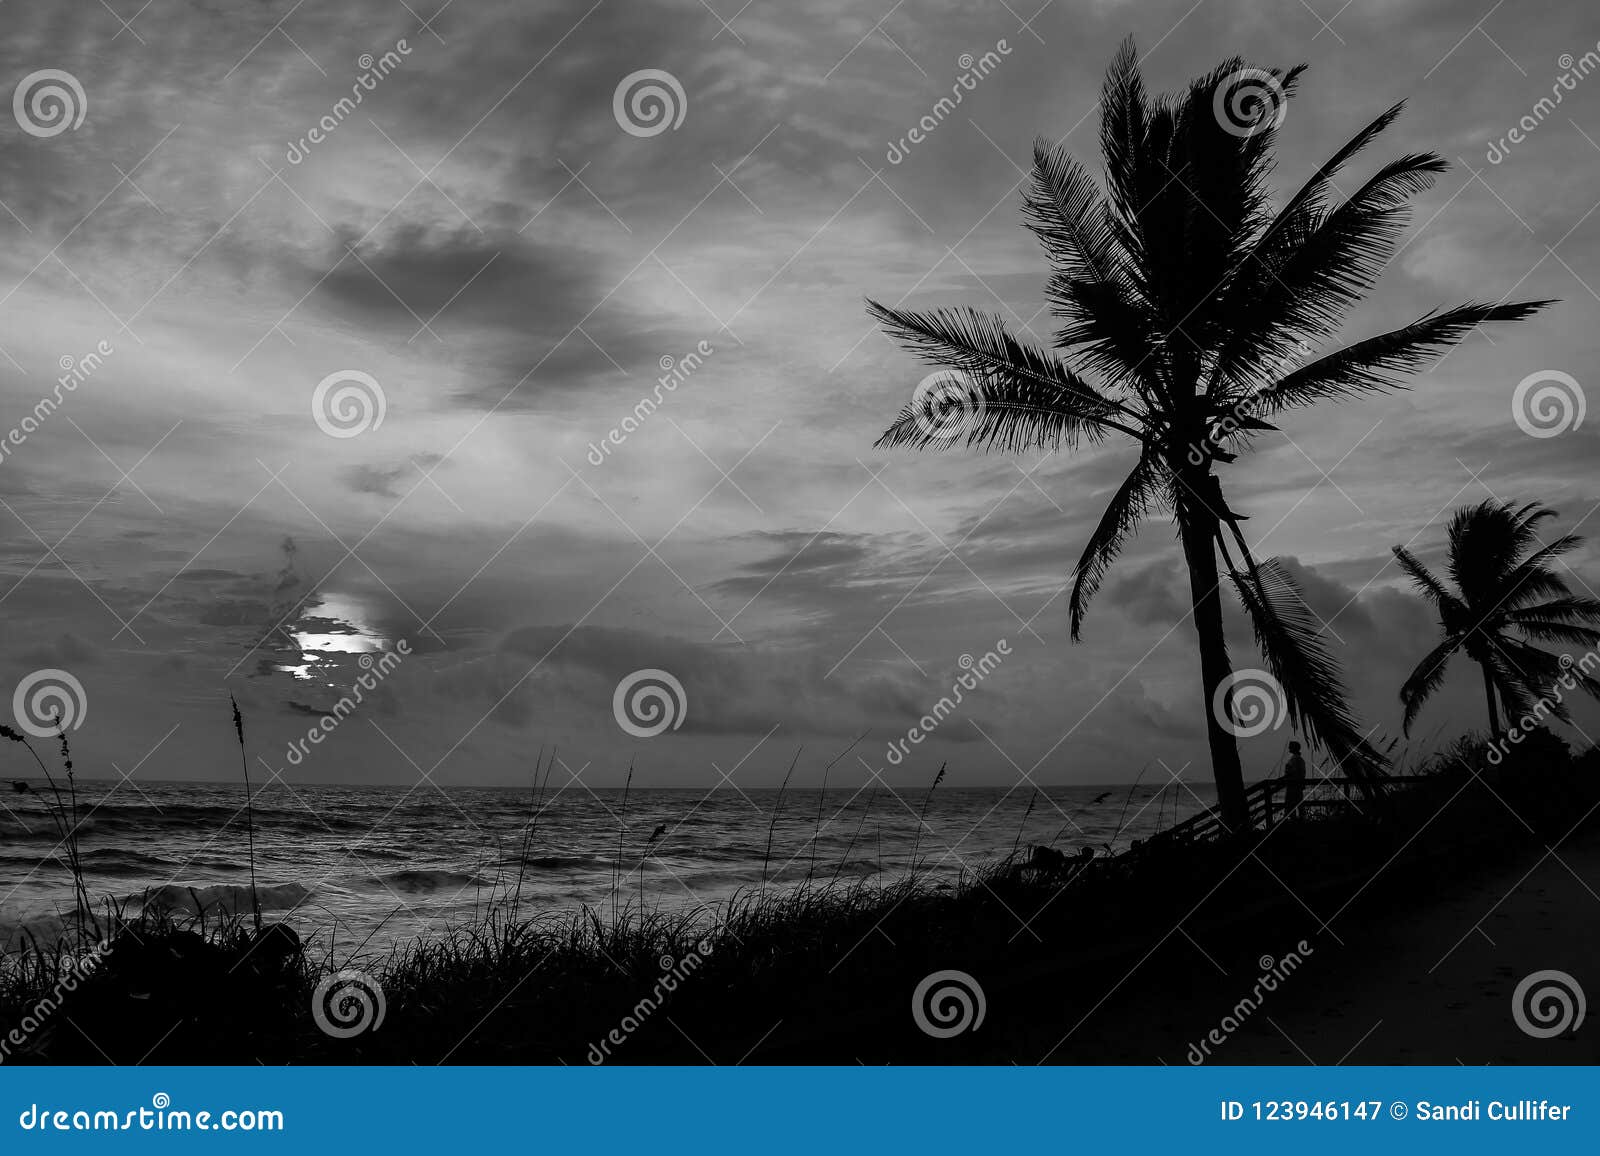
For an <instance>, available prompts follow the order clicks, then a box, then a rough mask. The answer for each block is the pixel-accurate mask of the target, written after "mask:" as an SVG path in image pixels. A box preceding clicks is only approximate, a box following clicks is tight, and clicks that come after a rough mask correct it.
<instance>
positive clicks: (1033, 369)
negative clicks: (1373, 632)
mask: <svg viewBox="0 0 1600 1156" xmlns="http://www.w3.org/2000/svg"><path fill="white" fill-rule="evenodd" d="M1303 70H1304V66H1299V67H1295V68H1291V69H1289V70H1287V71H1284V70H1280V69H1274V70H1271V71H1270V72H1269V71H1266V70H1261V69H1252V68H1249V67H1247V66H1246V64H1245V62H1244V61H1243V60H1242V59H1239V58H1237V57H1236V58H1234V59H1231V60H1227V61H1224V62H1223V63H1222V64H1221V65H1219V66H1218V67H1217V68H1215V69H1214V70H1212V71H1211V72H1210V73H1208V74H1206V75H1205V76H1203V77H1201V78H1199V79H1198V80H1196V81H1194V82H1193V83H1192V84H1191V85H1190V86H1189V88H1188V89H1187V90H1186V91H1185V92H1184V93H1182V94H1181V95H1178V96H1172V97H1168V96H1150V95H1148V94H1147V93H1146V91H1145V88H1144V82H1143V80H1142V79H1141V77H1140V74H1139V68H1138V58H1137V54H1136V51H1135V49H1134V47H1133V44H1132V41H1131V40H1130V41H1127V42H1125V43H1124V45H1123V47H1122V49H1121V50H1120V51H1119V52H1118V54H1117V56H1116V58H1115V59H1114V60H1113V62H1112V64H1111V68H1110V71H1109V72H1108V74H1107V76H1106V80H1105V87H1104V91H1103V94H1102V97H1101V109H1102V117H1101V125H1100V147H1101V151H1102V153H1103V155H1104V162H1105V191H1104V192H1102V191H1101V189H1100V187H1099V186H1098V185H1097V184H1096V182H1095V180H1094V178H1093V177H1092V176H1091V175H1090V174H1089V172H1088V171H1087V169H1086V168H1085V167H1084V166H1083V165H1082V164H1081V163H1079V162H1078V161H1077V160H1075V159H1074V158H1073V157H1072V156H1071V155H1069V154H1068V153H1067V151H1066V150H1065V149H1064V148H1062V147H1061V146H1059V145H1051V144H1048V143H1046V142H1045V141H1043V140H1040V141H1039V142H1037V143H1036V144H1035V146H1034V158H1033V169H1032V172H1031V175H1030V181H1029V185H1028V188H1027V191H1026V193H1025V195H1024V199H1023V213H1024V218H1025V223H1026V224H1027V227H1028V228H1029V229H1030V230H1031V231H1032V232H1033V233H1034V234H1036V235H1037V237H1038V238H1039V241H1040V242H1041V244H1042V245H1043V246H1044V251H1045V256H1046V259H1047V261H1048V262H1049V265H1050V276H1049V280H1048V282H1047V283H1046V287H1045V294H1046V297H1047V299H1048V302H1049V304H1050V307H1051V309H1052V311H1053V312H1054V315H1055V316H1056V318H1057V319H1059V321H1060V322H1061V327H1060V328H1059V329H1057V330H1056V331H1055V334H1054V340H1053V343H1052V346H1051V347H1043V346H1040V345H1037V344H1032V343H1030V342H1028V341H1025V340H1023V339H1022V338H1020V337H1018V336H1016V335H1014V334H1012V333H1011V332H1009V331H1008V330H1007V328H1006V326H1005V323H1004V322H1003V321H1002V320H1001V319H999V318H997V317H994V316H990V315H986V314H983V313H979V312H977V311H976V310H973V309H970V308H945V309H932V310H926V311H920V310H912V309H902V308H898V307H892V306H887V305H882V304H880V303H878V302H877V301H874V300H871V299H870V298H869V300H868V303H867V308H868V312H869V313H870V314H871V315H872V316H874V317H875V318H877V319H878V320H879V321H880V322H881V323H882V324H883V326H884V328H885V330H886V331H887V332H888V333H889V334H890V336H892V337H893V338H895V339H896V340H898V341H899V342H900V343H901V344H902V345H903V346H905V347H906V348H907V349H909V350H911V351H912V352H914V353H916V354H917V355H919V356H920V357H922V358H923V359H924V360H926V361H928V362H930V363H932V364H934V365H936V366H939V367H940V368H941V369H943V370H945V371H949V376H948V377H947V378H946V379H944V380H943V381H938V382H935V377H936V376H937V375H935V376H934V377H930V378H928V379H925V382H924V386H925V387H926V388H919V390H918V395H917V396H916V397H915V398H914V399H913V401H912V403H911V404H910V405H908V406H907V407H906V408H905V409H904V410H903V411H902V412H901V414H900V415H899V417H898V418H897V419H896V420H895V422H894V424H893V425H891V426H890V427H889V429H888V431H887V432H886V433H884V434H883V436H882V437H881V438H880V439H879V441H878V443H877V444H878V445H879V446H881V447H893V446H911V447H915V448H948V447H950V446H953V445H957V444H963V443H964V444H965V445H967V446H970V447H982V448H985V449H991V450H1000V451H1011V452H1016V451H1021V450H1027V449H1039V448H1047V449H1057V448H1060V447H1062V446H1066V447H1068V448H1076V447H1078V446H1080V445H1082V444H1085V443H1090V444H1092V443H1097V442H1099V441H1101V440H1102V439H1105V438H1108V437H1110V436H1112V435H1122V436H1124V437H1127V438H1130V439H1132V440H1133V441H1134V442H1135V443H1137V445H1138V447H1139V456H1138V460H1137V462H1136V463H1135V464H1134V466H1133V469H1132V471H1131V472H1130V473H1129V474H1128V475H1127V477H1126V478H1125V479H1124V480H1123V482H1122V483H1121V485H1120V486H1118V488H1117V490H1116V492H1115V494H1114V495H1113V497H1112V499H1111V502H1110V504H1109V505H1108V506H1107V507H1106V509H1105V512H1104V513H1103V514H1102V515H1101V517H1100V521H1099V524H1098V525H1097V526H1096V527H1095V530H1094V531H1093V533H1092V534H1091V535H1090V538H1089V542H1088V544H1087V546H1086V547H1085V548H1084V551H1083V554H1082V557H1081V558H1080V559H1079V561H1078V563H1077V566H1076V567H1075V568H1074V571H1073V583H1072V594H1071V599H1070V603H1069V610H1070V615H1071V623H1072V635H1073V638H1074V640H1077V639H1078V638H1079V636H1080V631H1081V628H1082V624H1083V617H1084V612H1085V610H1086V608H1087V606H1088V603H1089V600H1090V598H1091V597H1092V596H1093V595H1094V593H1095V591H1096V589H1097V588H1098V587H1099V586H1100V583H1101V581H1102V579H1103V578H1104V577H1105V575H1106V572H1107V570H1108V569H1109V568H1110V566H1111V564H1112V562H1113V561H1114V560H1115V559H1116V557H1117V554H1118V553H1119V551H1120V549H1121V547H1122V545H1123V544H1124V542H1126V541H1127V540H1128V538H1129V536H1130V535H1132V534H1133V533H1134V531H1135V530H1136V529H1137V528H1138V526H1139V525H1140V523H1141V522H1143V521H1144V520H1145V519H1146V518H1147V517H1148V516H1149V515H1150V514H1152V513H1153V512H1155V511H1156V510H1158V509H1159V508H1163V507H1164V508H1166V509H1167V510H1169V511H1170V512H1171V514H1172V517H1173V520H1174V521H1175V523H1176V525H1177V530H1178V537H1179V539H1180V541H1181V543H1182V547H1183V555H1184V559H1185V561H1186V563H1187V566H1188V570H1189V585H1190V594H1191V601H1192V605H1193V616H1194V625H1195V632H1196V635H1197V637H1198V641H1199V649H1200V669H1201V681H1202V686H1203V690H1204V695H1205V702H1206V703H1207V705H1208V710H1207V719H1206V725H1207V739H1208V742H1209V746H1210V754H1211V764H1212V774H1213V777H1214V779H1215V781H1216V786H1217V795H1218V799H1219V803H1220V806H1221V810H1222V814H1223V817H1224V820H1225V821H1226V822H1228V824H1229V825H1230V826H1233V827H1235V828H1238V827H1241V826H1243V825H1244V824H1245V823H1246V803H1245V798H1244V778H1243V772H1242V770H1241V767H1240V761H1239V752H1238V746H1237V743H1236V742H1235V734H1234V730H1235V729H1236V728H1234V727H1233V726H1231V725H1230V723H1231V721H1232V720H1233V719H1235V718H1236V716H1235V715H1234V713H1233V696H1232V675H1233V668H1232V666H1231V664H1230V661H1229V657H1228V650H1227V644H1226V641H1225V638H1224V633H1223V613H1222V599H1221V594H1220V587H1221V580H1222V576H1221V575H1220V574H1219V566H1218V557H1219V552H1220V556H1221V562H1222V567H1223V568H1224V569H1225V571H1226V577H1227V579H1228V580H1230V581H1231V583H1232V585H1233V587H1234V589H1235V590H1236V592H1237V593H1238V596H1239V598H1240V600H1241V602H1242V603H1243V605H1244V607H1245V609H1246V611H1247V612H1248V614H1249V616H1250V620H1251V623H1252V626H1253V628H1254V632H1255V636H1256V639H1257V642H1258V643H1259V645H1260V647H1261V651H1262V655H1263V657H1264V659H1265V661H1266V664H1267V667H1268V669H1269V671H1270V672H1271V674H1272V675H1273V677H1274V678H1275V679H1276V680H1277V681H1278V683H1279V684H1280V685H1281V687H1282V690H1283V692H1284V696H1285V699H1286V703H1285V706H1286V707H1287V710H1288V713H1289V716H1290V718H1291V721H1293V723H1294V724H1295V725H1296V727H1297V728H1298V729H1299V730H1300V731H1301V733H1302V734H1303V735H1304V736H1305V737H1306V738H1308V739H1309V740H1311V741H1312V742H1313V743H1314V744H1315V745H1317V746H1319V747H1322V748H1324V749H1326V750H1327V751H1329V752H1330V753H1331V754H1332V755H1333V756H1334V758H1335V759H1336V760H1337V761H1338V762H1339V763H1340V764H1341V765H1342V767H1343V771H1344V773H1345V774H1348V775H1352V776H1371V775H1375V774H1377V773H1380V771H1381V769H1382V767H1383V766H1384V758H1383V756H1382V755H1381V754H1380V753H1379V752H1378V751H1377V750H1376V749H1375V748H1374V747H1373V746H1372V744H1370V743H1369V742H1368V741H1367V738H1366V736H1365V735H1364V733H1363V731H1362V729H1361V727H1360V725H1359V723H1358V721H1357V719H1356V718H1355V716H1354V714H1353V713H1352V711H1351V710H1350V708H1349V706H1348V704H1347V703H1346V700H1345V696H1344V688H1343V686H1342V684H1341V681H1340V677H1339V669H1338V664H1337V662H1336V661H1335V659H1334V658H1333V656H1332V655H1331V654H1330V652H1329V651H1328V649H1327V647H1326V645H1325V644H1324V642H1323V640H1322V638H1321V635H1320V629H1321V626H1322V624H1321V622H1320V621H1317V620H1316V618H1315V616H1314V615H1312V614H1311V612H1310V610H1309V608H1307V607H1306V605H1305V603H1304V601H1303V599H1302V598H1301V596H1300V592H1299V590H1298V589H1297V587H1296V584H1295V582H1294V581H1293V579H1292V578H1291V577H1290V575H1289V574H1288V573H1287V571H1286V570H1285V569H1284V568H1283V567H1282V566H1280V565H1279V564H1277V563H1276V562H1273V561H1271V560H1267V561H1265V562H1260V561H1257V559H1256V558H1255V556H1254V554H1253V553H1252V551H1251V549H1250V546H1249V543H1248V542H1247V541H1246V539H1245V536H1244V533H1243V531H1242V530H1241V529H1240V525H1239V524H1240V522H1241V521H1243V520H1244V516H1243V515H1241V514H1239V513H1237V512H1235V511H1234V510H1233V509H1232V508H1231V507H1230V506H1229V505H1228V502H1227V500H1226V498H1225V497H1224V495H1223V491H1222V486H1221V482H1220V478H1219V476H1218V474H1217V473H1216V472H1214V470H1215V468H1216V467H1217V466H1219V465H1228V464H1231V463H1233V462H1234V461H1235V460H1236V458H1237V451H1239V450H1242V449H1244V448H1247V447H1248V446H1249V444H1250V442H1251V441H1252V440H1253V439H1254V438H1255V437H1256V436H1257V435H1258V434H1260V433H1263V432H1267V431H1271V430H1275V429H1276V428H1277V427H1276V426H1274V425H1273V424H1271V422H1270V421H1269V420H1268V419H1269V418H1272V417H1275V416H1276V415H1278V414H1280V413H1282V412H1285V411H1288V410H1292V409H1298V408H1300V407H1303V406H1308V405H1312V404H1314V403H1316V402H1319V401H1326V400H1338V399H1341V398H1346V397H1352V396H1357V395H1361V394H1366V393H1375V392H1381V391H1385V390H1391V389H1399V388H1404V386H1403V384H1402V382H1401V380H1400V379H1401V377H1402V376H1403V375H1404V374H1405V373H1406V372H1407V371H1410V370H1415V369H1417V368H1419V367H1420V366H1422V365H1423V364H1425V363H1426V362H1427V361H1428V360H1429V359H1430V358H1433V357H1435V356H1437V355H1438V354H1439V353H1440V352H1441V351H1443V350H1445V349H1448V348H1449V347H1450V346H1452V345H1454V344H1455V343H1457V342H1458V341H1460V340H1461V339H1462V338H1463V337H1465V336H1466V335H1467V334H1468V333H1469V332H1471V331H1472V330H1473V329H1474V328H1476V327H1477V326H1479V325H1482V324H1484V323H1486V322H1490V321H1518V320H1521V319H1523V318H1525V317H1527V316H1529V315H1530V314H1532V313H1533V312H1535V311H1536V310H1537V309H1539V308H1541V307H1542V306H1543V305H1545V304H1548V302H1543V301H1528V302H1514V303H1498V304H1467V305H1460V306H1456V307H1455V308H1452V309H1446V310H1443V311H1438V312H1433V313H1429V314H1428V315H1426V316H1424V317H1422V318H1420V319H1418V320H1416V321H1413V322H1411V323H1410V324H1409V325H1405V326H1402V327H1401V328H1399V329H1395V330H1393V331H1391V332H1388V333H1384V334H1381V335H1379V336H1376V337H1370V338H1367V339H1365V340H1362V341H1357V342H1355V343H1354V344H1351V345H1347V346H1344V347H1343V348H1339V349H1336V350H1333V351H1332V352H1327V353H1323V354H1322V355H1321V356H1318V357H1316V358H1314V359H1312V360H1304V357H1305V355H1306V354H1307V352H1308V351H1309V350H1310V348H1311V347H1312V346H1314V345H1317V344H1321V343H1323V342H1325V341H1327V340H1328V339H1330V338H1331V337H1332V336H1333V335H1334V333H1335V331H1336V330H1337V329H1338V328H1339V326H1340V324H1341V322H1342V321H1343V319H1344V318H1345V316H1346V315H1347V314H1348V312H1349V311H1350V309H1351V308H1352V307H1353V306H1354V305H1355V304H1356V303H1357V302H1359V301H1360V300H1361V298H1362V296H1363V294H1364V293H1365V292H1366V291H1367V289H1368V288H1370V286H1371V285H1372V284H1373V282H1374V281H1375V280H1376V279H1377V277H1378V275H1379V274H1380V273H1381V272H1382V271H1383V268H1384V266H1385V264H1386V263H1387V262H1388V260H1389V259H1390V258H1391V257H1392V256H1393V254H1394V251H1395V246H1396V243H1397V241H1398V239H1399V237H1400V234H1401V232H1402V230H1403V228H1404V225H1405V223H1406V221H1407V218H1408V212H1407V202H1408V201H1409V200H1410V199H1411V198H1412V197H1413V196H1415V195H1416V194H1418V193H1420V192H1422V191H1423V190H1425V189H1427V188H1428V187H1429V186H1430V185H1432V184H1433V181H1434V178H1435V177H1436V176H1438V174H1440V173H1442V172H1444V171H1445V168H1446V164H1445V161H1444V160H1443V158H1442V157H1440V156H1438V155H1437V154H1435V153H1408V154H1406V155H1404V156H1402V157H1399V158H1398V159H1396V160H1392V161H1389V162H1388V163H1386V164H1384V165H1383V166H1382V167H1381V168H1379V170H1378V171H1377V172H1376V173H1375V174H1374V175H1373V176H1372V177H1370V178H1369V179H1368V180H1366V181H1365V182H1364V183H1362V184H1361V185H1360V186H1359V187H1358V188H1357V189H1356V190H1355V192H1353V193H1351V194H1350V195H1349V196H1348V197H1344V198H1342V199H1341V198H1339V197H1338V196H1337V190H1336V188H1335V185H1334V179H1335V177H1336V176H1338V174H1339V173H1340V171H1341V170H1342V169H1343V168H1344V166H1345V165H1346V164H1347V163H1348V162H1349V161H1350V160H1351V159H1352V158H1353V157H1354V156H1355V155H1356V154H1357V153H1359V152H1361V151H1362V150H1363V149H1364V148H1366V147H1367V146H1368V145H1369V144H1371V143H1372V141H1373V140H1374V139H1375V138H1376V137H1377V136H1378V135H1379V134H1380V133H1381V132H1383V130H1384V129H1386V128H1387V127H1388V126H1389V125H1390V124H1391V123H1393V121H1394V120H1395V118H1396V117H1397V116H1398V115H1399V114H1400V110H1401V108H1402V107H1403V106H1402V105H1400V104H1397V105H1395V106H1394V107H1392V108H1390V109H1388V110H1387V111H1385V112H1384V113H1383V114H1382V115H1380V116H1378V117H1377V118H1376V119H1375V120H1373V121H1372V122H1371V123H1370V124H1368V125H1367V126H1366V127H1365V128H1363V129H1362V130H1361V131H1360V132H1359V133H1357V134H1356V135H1355V136H1354V137H1352V138H1351V139H1350V141H1349V142H1347V143H1346V144H1345V145H1344V146H1343V147H1342V148H1340V149H1339V150H1338V151H1337V152H1336V153H1334V154H1333V156H1332V157H1331V158H1329V159H1328V160H1327V161H1326V162H1324V163H1323V164H1322V165H1321V167H1319V168H1318V169H1317V170H1316V171H1315V172H1314V173H1313V174H1312V175H1311V177H1310V179H1309V180H1307V181H1306V182H1305V183H1304V184H1303V185H1301V186H1300V188H1299V189H1298V190H1296V191H1295V193H1294V194H1293V195H1292V196H1290V197H1289V199H1288V200H1287V201H1285V202H1284V203H1283V205H1282V206H1281V207H1280V208H1278V209H1277V210H1276V211H1274V210H1273V208H1272V204H1271V198H1270V194H1269V191H1268V187H1267V179H1268V176H1269V174H1270V172H1271V169H1272V165H1273V154H1274V145H1275V144H1276V142H1277V135H1278V131H1279V126H1280V123H1281V121H1282V119H1283V116H1282V114H1283V112H1284V111H1285V104H1284V102H1286V101H1287V100H1288V99H1289V97H1290V96H1292V95H1293V93H1294V91H1295V89H1296V86H1297V84H1298V82H1299V79H1300V75H1301V73H1302V72H1303ZM1235 117H1237V118H1239V119H1234V118H1235ZM1296 362H1299V364H1295V363H1296ZM1291 366H1292V367H1291ZM929 383H934V384H932V385H931V386H930V384H929ZM1230 539H1231V540H1232V542H1233V544H1234V545H1235V546H1237V548H1238V552H1239V553H1238V559H1237V560H1236V559H1235V557H1234V554H1233V550H1232V547H1230V545H1229V540H1230Z"/></svg>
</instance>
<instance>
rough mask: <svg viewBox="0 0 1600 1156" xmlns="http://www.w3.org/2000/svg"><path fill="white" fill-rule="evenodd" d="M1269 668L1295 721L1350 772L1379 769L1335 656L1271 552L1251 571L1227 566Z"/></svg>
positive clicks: (1379, 762) (1369, 774)
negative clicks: (1347, 697) (1246, 571)
mask: <svg viewBox="0 0 1600 1156" xmlns="http://www.w3.org/2000/svg"><path fill="white" fill-rule="evenodd" d="M1229 573H1230V576H1231V577H1232V579H1233V585H1234V589H1235V590H1236V591H1237V592H1238V595H1239V601H1240V602H1242V603H1243V604H1244V607H1245V610H1246V611H1247V612H1248V613H1249V615H1250V623H1251V626H1252V627H1253V628H1254V630H1255V636H1256V642H1257V644H1258V645H1259V646H1260V647H1261V654H1262V657H1263V658H1265V659H1266V662H1267V666H1268V669H1269V670H1270V671H1271V673H1272V676H1273V677H1274V678H1275V679H1277V681H1278V684H1279V686H1280V687H1282V689H1283V693H1284V698H1285V700H1286V705H1287V706H1288V709H1289V716H1290V719H1291V721H1292V722H1293V723H1294V725H1295V726H1296V727H1297V728H1298V729H1299V730H1300V731H1301V732H1302V733H1303V734H1304V735H1305V736H1306V737H1307V738H1308V739H1309V740H1310V741H1311V742H1313V743H1315V744H1316V745H1318V746H1320V747H1323V748H1325V749H1326V750H1328V751H1329V752H1330V753H1331V754H1332V755H1333V756H1334V758H1335V759H1337V760H1338V761H1339V763H1340V765H1341V766H1342V767H1343V768H1344V769H1345V771H1346V772H1347V773H1348V774H1349V775H1350V776H1351V777H1352V778H1365V777H1373V776H1376V775H1378V774H1380V773H1381V772H1382V770H1383V768H1384V767H1385V766H1386V765H1387V760H1386V759H1385V758H1384V757H1383V755H1382V754H1381V753H1379V751H1378V750H1377V748H1375V747H1374V746H1373V745H1372V744H1371V743H1370V742H1369V741H1368V740H1367V737H1366V735H1364V734H1363V733H1362V731H1361V728H1360V725H1359V723H1358V721H1357V719H1356V716H1355V712H1354V711H1353V710H1351V708H1350V705H1349V703H1348V701H1347V699H1346V695H1345V688H1344V683H1343V680H1342V678H1341V675H1340V671H1339V663H1338V660H1337V659H1335V658H1334V656H1333V655H1332V654H1331V653H1330V652H1329V650H1328V647H1327V644H1326V643H1325V642H1324V641H1323V638H1322V631H1321V623H1320V622H1319V621H1318V619H1317V617H1316V615H1315V614H1313V613H1312V612H1311V609H1310V607H1309V606H1308V605H1307V604H1306V601H1305V598H1304V597H1303V596H1302V594H1301V592H1300V588H1299V586H1298V584H1296V582H1295V581H1294V579H1293V578H1292V577H1290V575H1289V573H1288V571H1287V570H1285V569H1284V568H1283V565H1282V564H1281V563H1280V562H1279V561H1278V560H1277V559H1276V558H1269V559H1267V560H1266V561H1265V562H1262V563H1260V564H1259V565H1258V566H1257V567H1256V572H1255V573H1254V574H1243V573H1240V572H1238V571H1230V572H1229Z"/></svg>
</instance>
